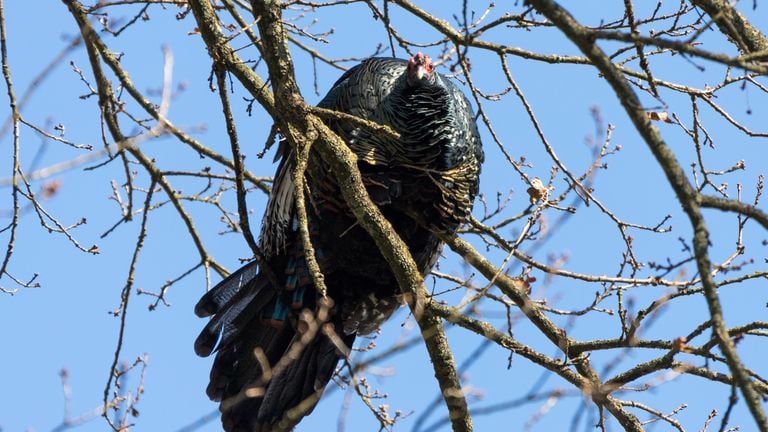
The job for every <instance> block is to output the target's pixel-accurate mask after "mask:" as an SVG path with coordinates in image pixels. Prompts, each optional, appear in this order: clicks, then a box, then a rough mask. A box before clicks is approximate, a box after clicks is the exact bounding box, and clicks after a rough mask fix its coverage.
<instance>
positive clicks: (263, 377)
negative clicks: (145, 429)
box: [195, 53, 483, 432]
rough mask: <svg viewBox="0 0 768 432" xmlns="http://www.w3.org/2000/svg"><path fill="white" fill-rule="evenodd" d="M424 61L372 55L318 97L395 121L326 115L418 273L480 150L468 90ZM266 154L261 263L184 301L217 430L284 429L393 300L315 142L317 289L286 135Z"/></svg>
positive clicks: (454, 222) (467, 190) (472, 180)
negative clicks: (205, 364) (323, 292)
mask: <svg viewBox="0 0 768 432" xmlns="http://www.w3.org/2000/svg"><path fill="white" fill-rule="evenodd" d="M433 69H434V66H433V64H432V61H431V59H430V58H429V57H428V56H425V55H423V54H421V53H418V54H416V55H415V56H413V57H411V58H410V59H409V60H402V59H397V58H371V59H368V60H365V61H363V62H362V63H361V64H359V65H357V66H355V67H353V68H351V69H349V70H348V71H347V72H346V73H344V74H343V75H342V76H341V78H339V80H338V81H337V82H336V83H335V84H334V85H333V87H332V88H331V90H330V91H329V92H328V94H327V95H326V96H325V98H323V100H322V101H321V102H320V103H319V104H318V106H320V107H323V108H327V109H331V110H335V111H340V112H344V113H348V114H351V115H354V116H357V117H361V118H363V119H368V120H371V121H373V122H376V123H379V124H385V125H388V126H390V127H391V128H392V129H394V130H395V131H396V132H398V133H399V135H400V139H397V140H396V139H394V138H392V137H390V136H389V135H386V136H384V135H380V134H376V133H374V132H371V131H370V130H367V129H364V128H361V127H359V126H358V125H357V124H354V123H352V122H349V121H344V120H328V121H327V124H328V126H329V127H330V128H331V129H332V130H333V131H334V132H335V133H337V134H338V135H339V136H340V137H341V138H343V139H344V141H345V142H346V143H347V145H348V146H349V147H350V148H351V149H352V150H353V151H354V152H355V153H356V155H357V156H358V158H359V159H358V166H359V169H360V171H361V173H362V177H363V182H364V184H365V186H366V188H367V190H368V193H369V195H370V197H371V199H372V200H373V202H374V203H375V204H377V205H378V206H379V208H380V209H381V211H382V213H383V214H384V215H385V216H386V217H387V219H388V220H389V221H390V222H391V223H392V225H393V227H394V228H395V230H396V231H397V233H398V234H399V235H400V237H401V238H402V239H403V240H404V241H405V243H406V244H407V245H408V247H409V249H410V252H411V254H412V255H413V258H414V260H415V261H416V264H417V265H418V266H419V269H420V270H421V272H422V273H427V272H428V271H429V270H430V268H431V267H432V265H433V264H434V263H435V261H436V259H437V257H438V255H439V253H440V249H441V247H442V243H441V241H440V240H439V239H438V237H437V235H436V233H453V232H455V231H456V229H457V228H458V226H459V225H460V224H461V223H462V222H463V221H465V220H466V218H467V217H468V215H469V213H470V211H471V210H472V202H473V200H474V198H475V195H476V194H477V192H478V180H479V175H480V165H481V163H482V162H483V150H482V146H481V143H480V137H479V135H478V132H477V126H476V124H475V117H474V114H473V111H472V108H471V107H470V104H469V102H468V101H467V99H466V97H465V96H464V94H463V93H462V92H461V91H460V90H459V89H458V88H457V87H456V86H455V85H454V84H453V83H452V82H451V81H450V80H449V79H448V78H446V77H444V76H442V75H440V74H439V73H437V72H435V71H434V70H433ZM276 158H279V159H280V162H279V165H278V168H277V172H276V174H275V180H274V185H273V188H272V192H271V194H270V197H269V201H268V204H267V209H266V212H265V214H264V218H263V221H262V229H261V236H260V247H261V249H262V252H263V254H264V256H265V258H266V265H265V266H264V267H268V270H267V269H264V268H259V266H258V265H257V264H256V263H255V262H251V263H249V264H246V265H245V266H244V267H242V268H241V269H240V270H238V271H236V272H235V273H233V274H232V275H230V276H229V277H228V278H226V279H225V280H223V281H222V282H220V283H219V284H218V285H217V286H216V287H214V288H213V289H211V290H210V291H209V292H208V293H206V294H205V295H204V296H203V297H202V298H201V299H200V301H199V302H198V304H197V306H196V307H195V313H196V314H197V315H198V316H200V317H208V316H210V317H212V318H211V320H210V321H209V322H208V324H207V325H206V326H205V328H204V329H203V331H202V332H201V333H200V336H198V338H197V340H196V341H195V351H196V352H197V354H198V355H200V356H208V355H210V354H211V353H213V352H215V353H216V357H215V360H214V362H213V367H212V369H211V374H210V383H209V385H208V388H207V393H208V396H209V397H210V398H211V399H213V400H217V401H221V402H220V410H221V412H222V424H223V426H224V429H225V430H226V431H228V432H233V431H238V432H240V431H243V432H246V431H247V432H254V431H268V430H272V429H273V428H275V427H276V425H280V427H279V429H281V430H286V429H290V427H291V426H292V425H293V424H295V423H296V422H298V420H300V418H301V416H303V415H306V414H307V413H309V412H310V411H311V409H312V408H313V407H314V405H315V404H316V403H317V400H318V399H319V397H320V395H321V394H322V391H323V389H324V388H325V386H326V384H327V383H328V381H329V380H330V379H331V377H332V376H333V374H334V371H335V369H336V365H337V363H338V362H339V360H340V359H341V358H342V357H345V356H347V355H348V353H349V351H350V348H351V347H352V344H353V342H354V340H355V336H356V335H366V334H369V333H371V332H373V331H375V330H376V329H377V328H378V327H379V326H380V325H381V324H382V323H383V322H384V321H385V320H386V319H387V318H388V317H389V316H390V315H392V313H393V312H394V311H395V310H396V309H397V308H398V307H399V306H400V305H401V304H402V303H403V301H402V298H401V296H400V290H399V287H398V284H397V281H396V280H395V276H394V275H393V273H392V271H391V269H390V267H389V265H388V264H387V262H386V261H385V260H384V258H383V256H382V254H381V253H380V252H379V250H378V248H377V247H376V245H375V244H374V242H373V240H372V239H371V238H370V237H369V235H368V234H367V233H366V231H365V230H364V229H363V228H362V227H361V226H359V225H358V224H357V222H356V220H355V217H354V216H353V215H352V213H351V212H350V210H349V208H348V206H347V204H346V203H345V201H344V199H343V198H342V196H341V192H340V190H339V187H338V185H337V184H336V183H335V181H334V175H333V173H332V172H331V168H330V167H329V166H328V165H327V164H325V163H324V162H323V161H322V160H321V158H320V156H319V155H317V154H315V153H314V152H313V153H311V154H310V160H309V164H308V170H307V172H306V184H307V186H308V188H307V192H306V195H305V196H306V200H305V202H306V203H307V212H308V228H309V232H310V238H311V240H312V244H313V245H314V247H315V255H316V258H317V262H318V264H319V266H320V268H321V270H322V273H323V275H324V280H325V283H326V286H327V288H328V292H327V297H326V298H321V296H320V295H319V294H318V293H317V291H316V290H315V287H314V285H313V282H312V277H311V275H310V272H309V270H308V267H307V263H306V261H305V258H304V248H303V243H302V240H301V234H300V233H299V227H298V221H297V218H296V215H295V200H294V197H295V195H294V194H295V190H294V184H293V181H292V176H291V174H292V170H293V166H294V163H295V160H294V156H293V152H292V150H291V148H290V146H289V145H288V144H287V143H285V142H282V143H281V145H280V148H279V149H278V155H277V157H276ZM292 410H293V411H292ZM297 413H299V414H297Z"/></svg>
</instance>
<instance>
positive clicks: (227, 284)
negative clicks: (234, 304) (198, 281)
mask: <svg viewBox="0 0 768 432" xmlns="http://www.w3.org/2000/svg"><path fill="white" fill-rule="evenodd" d="M258 270H259V269H258V265H257V264H256V261H252V262H250V263H248V264H246V265H244V266H243V267H242V268H241V269H240V270H238V271H236V272H234V273H232V274H231V275H229V277H227V278H226V279H224V280H223V281H221V282H219V284H218V285H216V286H215V287H213V288H212V289H211V290H210V291H208V292H207V293H205V295H204V296H203V297H202V298H201V299H200V301H198V302H197V305H195V315H197V316H199V317H200V318H204V317H207V316H211V315H213V314H215V313H218V312H219V311H220V310H221V309H222V308H223V307H224V306H225V305H226V304H227V303H229V302H230V301H231V300H232V297H234V296H235V295H237V294H238V293H240V292H241V291H242V288H243V287H245V286H246V285H248V284H249V283H250V282H251V281H252V280H254V279H255V278H256V276H257V275H258Z"/></svg>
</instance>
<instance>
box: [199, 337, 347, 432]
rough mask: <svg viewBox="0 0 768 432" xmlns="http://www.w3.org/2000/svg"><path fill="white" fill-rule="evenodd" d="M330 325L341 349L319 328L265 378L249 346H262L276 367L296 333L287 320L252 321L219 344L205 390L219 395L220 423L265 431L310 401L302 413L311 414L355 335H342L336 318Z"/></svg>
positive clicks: (294, 338) (229, 429) (243, 429)
mask: <svg viewBox="0 0 768 432" xmlns="http://www.w3.org/2000/svg"><path fill="white" fill-rule="evenodd" d="M334 327H335V329H336V331H337V334H338V335H339V336H340V337H339V340H341V341H342V343H344V344H345V345H346V348H345V350H344V351H345V352H341V351H340V350H339V348H338V347H337V346H336V344H334V342H333V341H331V339H330V338H328V337H327V336H326V335H324V334H322V333H321V332H318V334H317V335H316V336H315V338H314V339H312V340H311V341H310V342H309V343H308V344H307V345H306V346H305V347H304V348H303V350H302V351H301V353H300V354H299V355H298V357H297V358H296V359H295V360H293V361H291V362H290V363H289V364H288V365H287V366H285V367H284V368H283V369H281V370H279V371H277V372H276V374H275V375H274V376H272V377H271V380H269V381H267V382H266V383H264V381H266V379H265V377H262V373H263V371H262V365H261V364H260V362H259V360H258V359H257V356H256V355H254V354H253V352H254V350H255V349H256V347H261V349H262V350H263V352H264V355H265V357H266V359H267V360H268V361H269V363H270V368H273V367H275V366H276V365H277V364H278V362H279V361H280V359H281V358H282V357H283V356H284V355H287V353H288V351H290V349H291V348H290V347H291V344H292V343H293V342H294V341H296V340H298V339H299V337H297V335H295V333H294V330H293V328H292V327H291V326H290V325H288V324H287V323H286V325H284V326H282V327H281V328H274V327H270V326H264V325H259V324H256V322H252V323H251V324H250V326H249V328H248V329H247V330H246V332H245V333H243V334H241V335H240V337H239V338H238V342H240V343H238V346H237V348H236V349H228V348H222V351H220V352H219V354H218V355H217V357H216V362H215V363H214V366H213V369H212V371H211V384H210V386H209V395H211V396H219V397H220V398H222V404H221V410H222V418H221V419H222V423H223V424H224V429H225V430H226V431H229V432H233V431H248V432H251V431H262V430H264V431H266V430H269V429H270V428H271V425H274V424H275V423H276V422H279V421H280V420H281V419H283V417H284V415H285V414H286V412H288V411H290V410H291V409H293V408H295V407H297V406H299V404H302V403H306V404H309V407H308V408H307V409H306V410H302V414H303V415H306V414H309V413H310V412H311V411H312V409H313V408H314V405H315V404H316V403H317V401H318V400H319V397H320V395H321V394H322V391H323V389H324V388H325V386H326V385H327V384H328V382H329V381H330V379H331V377H332V376H333V373H334V371H335V369H336V365H337V364H338V361H339V359H340V358H341V357H342V356H345V355H347V353H348V351H349V347H351V346H352V343H353V342H354V339H355V336H354V335H343V333H341V326H340V324H338V323H336V324H335V325H334ZM246 333H247V334H246ZM233 360H235V363H232V361H233ZM233 364H234V365H235V366H234V367H232V365H233ZM298 420H299V419H295V420H294V421H293V422H292V423H295V422H297V421H298Z"/></svg>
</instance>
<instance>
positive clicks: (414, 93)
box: [381, 76, 456, 171]
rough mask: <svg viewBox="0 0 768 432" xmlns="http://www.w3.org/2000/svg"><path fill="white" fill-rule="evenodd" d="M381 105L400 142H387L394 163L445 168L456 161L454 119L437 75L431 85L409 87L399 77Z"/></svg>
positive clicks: (449, 102) (445, 92)
mask: <svg viewBox="0 0 768 432" xmlns="http://www.w3.org/2000/svg"><path fill="white" fill-rule="evenodd" d="M381 108H382V110H383V111H385V115H384V117H385V118H389V121H390V123H391V126H392V127H393V128H394V129H395V130H396V131H398V132H399V133H400V136H401V139H400V142H387V143H385V145H388V146H392V147H394V148H393V149H392V150H394V151H392V162H393V165H401V166H411V167H418V168H427V169H436V170H440V171H442V170H446V169H449V168H452V167H453V165H455V163H456V161H455V160H452V159H454V158H452V157H450V153H451V152H450V150H451V148H450V147H451V138H452V134H451V132H450V130H451V128H452V126H453V125H452V123H453V118H452V116H451V115H450V108H451V101H450V98H449V95H448V92H447V88H446V86H445V85H444V83H443V82H442V79H441V78H440V77H439V76H435V83H434V84H431V85H430V84H421V85H414V86H410V85H408V84H407V83H406V80H405V77H402V79H401V80H400V82H399V83H398V85H397V86H396V87H395V88H394V89H393V91H392V92H391V93H390V94H389V96H388V97H387V98H385V99H384V100H383V101H382V105H381Z"/></svg>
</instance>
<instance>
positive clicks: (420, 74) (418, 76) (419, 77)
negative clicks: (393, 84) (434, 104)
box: [416, 65, 427, 81]
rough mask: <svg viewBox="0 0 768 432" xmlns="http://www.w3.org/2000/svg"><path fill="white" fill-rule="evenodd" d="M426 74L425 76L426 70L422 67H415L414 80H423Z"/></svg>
mask: <svg viewBox="0 0 768 432" xmlns="http://www.w3.org/2000/svg"><path fill="white" fill-rule="evenodd" d="M426 74H427V70H426V68H425V67H424V65H418V66H416V80H418V81H421V80H422V78H424V75H426Z"/></svg>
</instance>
